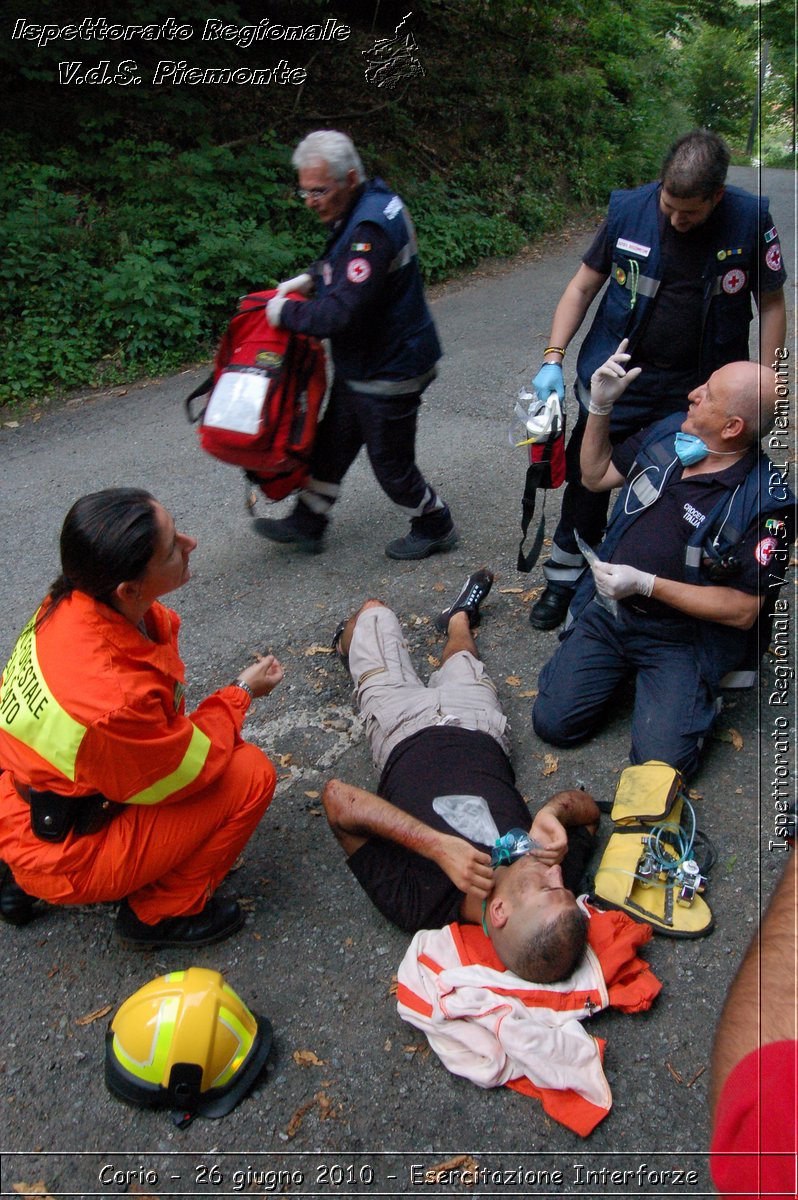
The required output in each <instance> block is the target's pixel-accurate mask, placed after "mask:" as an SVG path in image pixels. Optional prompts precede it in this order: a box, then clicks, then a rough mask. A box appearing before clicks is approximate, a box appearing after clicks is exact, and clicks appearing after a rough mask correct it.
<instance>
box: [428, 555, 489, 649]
mask: <svg viewBox="0 0 798 1200" xmlns="http://www.w3.org/2000/svg"><path fill="white" fill-rule="evenodd" d="M492 586H493V572H492V571H486V570H485V568H484V567H483V568H482V570H481V571H474V573H473V575H469V576H468V579H467V580H466V581H465V583H464V584H463V586H462V587H461V588H460V591H459V592H458V593H457V597H456V599H454V600H453V601H452V603H451V604H450V605H449V607H448V608H445V609H444V610H443V612H441V613H438V615H437V617H436V618H435V628H436V629H439V630H440V631H441V633H446V631H447V629H448V628H449V620H450V618H451V617H453V616H454V614H455V613H456V612H464V613H468V624H469V626H470V628H471V629H473V628H474V626H475V625H479V622H480V613H479V606H480V604H481V603H482V601H483V600H484V599H485V597H486V596H487V594H488V592H489V591H490V589H491V587H492Z"/></svg>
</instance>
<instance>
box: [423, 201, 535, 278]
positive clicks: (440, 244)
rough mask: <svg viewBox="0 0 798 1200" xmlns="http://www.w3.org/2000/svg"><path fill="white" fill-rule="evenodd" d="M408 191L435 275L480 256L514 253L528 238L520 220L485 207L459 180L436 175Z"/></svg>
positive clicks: (428, 272)
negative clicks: (446, 182) (452, 181)
mask: <svg viewBox="0 0 798 1200" xmlns="http://www.w3.org/2000/svg"><path fill="white" fill-rule="evenodd" d="M406 194H407V196H408V206H409V208H410V210H411V212H412V214H413V224H414V225H415V227H416V233H417V235H418V247H419V257H420V259H421V262H422V264H423V267H424V275H425V277H426V278H427V279H428V280H430V281H433V280H437V279H444V278H446V276H447V275H450V274H451V273H452V272H453V271H456V270H458V269H461V268H463V267H466V266H471V265H473V264H474V263H476V262H478V261H479V259H480V258H487V257H489V256H491V255H503V254H512V253H513V252H514V251H516V250H518V249H519V248H520V246H521V245H522V244H523V240H524V239H523V233H522V231H521V229H519V228H518V226H517V225H515V224H514V223H513V222H512V221H511V220H509V218H508V217H506V216H505V215H504V214H503V213H500V212H495V211H493V212H491V211H490V208H489V207H488V206H485V207H484V208H482V206H481V205H480V203H479V199H478V198H475V197H474V196H473V195H472V194H470V193H469V192H467V191H465V190H460V188H459V187H457V185H454V186H452V185H444V184H443V183H442V181H441V180H431V181H428V182H427V183H425V184H424V186H423V187H418V188H417V189H416V188H413V186H412V185H411V186H410V187H409V188H408V189H406ZM480 210H481V211H480Z"/></svg>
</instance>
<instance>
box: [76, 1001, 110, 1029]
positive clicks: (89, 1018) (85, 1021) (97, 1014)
mask: <svg viewBox="0 0 798 1200" xmlns="http://www.w3.org/2000/svg"><path fill="white" fill-rule="evenodd" d="M112 1007H113V1005H111V1004H104V1005H103V1007H102V1008H98V1009H95V1011H94V1012H90V1013H86V1015H85V1017H78V1019H77V1020H76V1021H75V1024H76V1025H91V1024H92V1022H93V1021H99V1020H100V1018H101V1017H107V1016H108V1014H109V1012H110V1011H111V1009H112Z"/></svg>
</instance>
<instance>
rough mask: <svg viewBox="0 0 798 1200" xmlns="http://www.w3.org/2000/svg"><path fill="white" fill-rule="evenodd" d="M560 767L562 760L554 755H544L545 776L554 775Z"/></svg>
mask: <svg viewBox="0 0 798 1200" xmlns="http://www.w3.org/2000/svg"><path fill="white" fill-rule="evenodd" d="M559 767H560V760H559V758H557V757H556V756H555V755H554V754H544V755H543V774H544V775H553V774H554V772H555V771H557V770H559Z"/></svg>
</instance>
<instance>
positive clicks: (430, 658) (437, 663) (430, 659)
mask: <svg viewBox="0 0 798 1200" xmlns="http://www.w3.org/2000/svg"><path fill="white" fill-rule="evenodd" d="M427 662H428V663H429V665H430V666H431V667H436V668H437V667H439V666H440V665H441V660H440V659H439V658H436V657H435V655H434V654H428V655H427Z"/></svg>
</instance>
